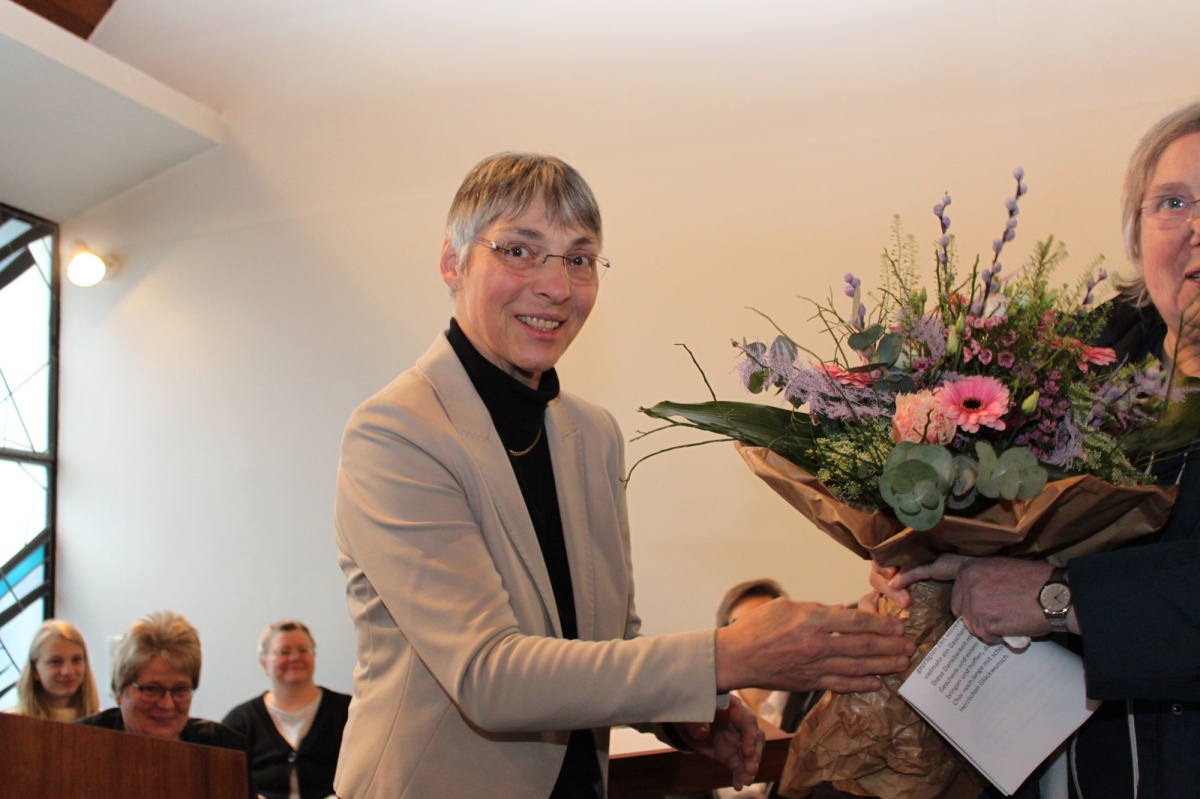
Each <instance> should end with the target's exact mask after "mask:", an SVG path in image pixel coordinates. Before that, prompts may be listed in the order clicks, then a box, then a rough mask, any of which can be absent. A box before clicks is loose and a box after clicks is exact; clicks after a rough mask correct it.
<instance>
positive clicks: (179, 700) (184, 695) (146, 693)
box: [130, 682, 192, 705]
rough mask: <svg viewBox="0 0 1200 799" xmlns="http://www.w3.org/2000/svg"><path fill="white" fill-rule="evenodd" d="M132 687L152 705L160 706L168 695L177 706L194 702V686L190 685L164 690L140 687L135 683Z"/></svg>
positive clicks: (157, 686)
mask: <svg viewBox="0 0 1200 799" xmlns="http://www.w3.org/2000/svg"><path fill="white" fill-rule="evenodd" d="M130 685H132V686H133V687H134V688H136V689H137V692H138V694H140V695H141V697H142V699H143V700H145V701H147V702H149V703H150V704H158V703H159V702H161V701H162V698H163V697H164V696H166V695H167V694H170V695H171V701H173V702H174V703H175V704H176V705H182V704H186V703H188V702H190V701H192V686H190V685H177V686H176V687H174V688H163V687H162V686H161V685H138V684H137V683H135V682H133V683H130Z"/></svg>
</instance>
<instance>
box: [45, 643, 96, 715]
mask: <svg viewBox="0 0 1200 799" xmlns="http://www.w3.org/2000/svg"><path fill="white" fill-rule="evenodd" d="M33 668H34V672H33V679H34V681H35V682H37V683H38V684H39V685H41V686H42V689H43V690H44V691H45V692H46V703H47V704H48V705H50V706H51V707H66V706H67V705H68V704H69V703H70V701H71V697H73V696H74V695H75V692H76V691H78V690H79V686H80V685H81V684H82V683H83V675H84V673H85V672H86V671H87V656H86V655H84V653H83V647H81V646H79V645H78V644H75V643H72V642H70V641H68V640H67V639H65V638H60V637H58V636H57V635H52V636H50V637H49V638H47V639H46V643H45V644H44V645H43V646H42V651H41V652H40V653H38V656H37V659H36V660H34V661H33Z"/></svg>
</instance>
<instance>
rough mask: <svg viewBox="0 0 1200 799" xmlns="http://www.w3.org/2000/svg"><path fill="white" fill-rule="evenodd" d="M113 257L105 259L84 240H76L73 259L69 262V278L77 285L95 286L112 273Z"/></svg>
mask: <svg viewBox="0 0 1200 799" xmlns="http://www.w3.org/2000/svg"><path fill="white" fill-rule="evenodd" d="M112 266H113V265H112V263H111V259H109V261H105V260H104V259H103V258H101V257H100V256H99V255H97V254H96V253H95V252H93V251H92V250H90V249H88V246H87V245H86V244H84V243H83V242H82V241H77V242H75V249H74V251H73V252H72V254H71V260H70V261H68V262H67V279H68V280H70V281H71V282H72V283H74V284H75V285H76V286H83V287H85V288H86V287H87V286H94V285H96V284H97V283H99V282H100V281H101V280H103V279H104V276H105V275H107V274H111V273H112Z"/></svg>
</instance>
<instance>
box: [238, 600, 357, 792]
mask: <svg viewBox="0 0 1200 799" xmlns="http://www.w3.org/2000/svg"><path fill="white" fill-rule="evenodd" d="M316 650H317V645H316V642H315V641H313V637H312V633H310V632H309V629H308V627H306V626H304V624H302V623H301V622H298V621H277V622H275V623H274V624H272V625H270V626H269V627H267V629H265V630H263V634H262V637H261V638H260V639H259V642H258V662H259V663H260V664H262V667H263V671H265V672H266V674H267V677H269V678H270V680H271V690H269V691H267V692H266V693H264V694H262V695H261V696H256V697H255V698H253V699H251V700H249V701H248V702H243V703H242V704H240V705H238V706H237V707H235V708H234V709H233V710H231V711H229V714H228V715H226V716H225V718H224V719H223V720H222V723H224V724H225V725H226V726H227V727H230V728H232V729H233V730H236V731H237V732H239V733H241V734H242V735H244V736H245V737H246V741H247V744H248V749H247V752H248V754H249V758H250V787H251V788H252V789H253V790H254V791H255V792H256V793H258V795H259V796H262V797H264V798H265V799H323V798H324V797H326V796H329V795H331V794H333V774H334V771H336V770H337V759H338V750H339V749H340V748H341V746H342V728H343V727H345V726H346V712H347V710H348V709H349V707H350V697H349V696H348V695H346V694H340V693H338V692H337V691H331V690H329V689H328V688H322V687H320V686H318V685H317V684H316V683H315V682H313V671H314V670H315V668H316V660H317V656H316Z"/></svg>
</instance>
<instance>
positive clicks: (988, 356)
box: [979, 348, 992, 366]
mask: <svg viewBox="0 0 1200 799" xmlns="http://www.w3.org/2000/svg"><path fill="white" fill-rule="evenodd" d="M979 362H980V363H981V364H983V365H984V366H987V365H988V364H989V363H991V362H992V351H991V350H989V349H987V348H984V349H981V350H980V351H979Z"/></svg>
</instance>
